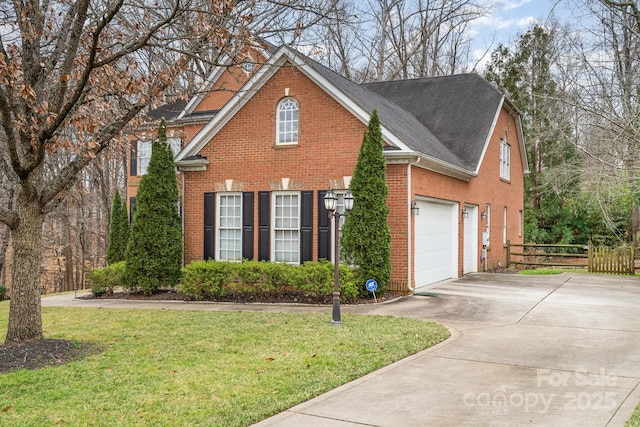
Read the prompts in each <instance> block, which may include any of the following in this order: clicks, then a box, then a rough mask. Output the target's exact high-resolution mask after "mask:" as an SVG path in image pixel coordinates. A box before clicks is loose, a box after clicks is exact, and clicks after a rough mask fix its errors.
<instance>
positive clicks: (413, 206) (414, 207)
mask: <svg viewBox="0 0 640 427" xmlns="http://www.w3.org/2000/svg"><path fill="white" fill-rule="evenodd" d="M411 215H413V216H418V215H420V206H418V202H417V201H415V200H413V201H412V202H411Z"/></svg>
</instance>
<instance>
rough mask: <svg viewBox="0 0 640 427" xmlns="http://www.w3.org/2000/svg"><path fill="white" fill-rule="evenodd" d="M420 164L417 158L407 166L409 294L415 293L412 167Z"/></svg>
mask: <svg viewBox="0 0 640 427" xmlns="http://www.w3.org/2000/svg"><path fill="white" fill-rule="evenodd" d="M419 162H420V157H417V158H416V160H415V161H413V162H409V163H408V164H407V288H408V289H409V292H413V291H414V289H415V288H414V287H413V286H412V285H411V276H412V275H413V271H412V268H411V260H412V259H413V252H412V251H411V245H412V242H413V230H412V229H411V220H412V216H413V215H412V213H411V196H412V190H413V184H412V182H411V167H412V166H414V165H417V164H418V163H419Z"/></svg>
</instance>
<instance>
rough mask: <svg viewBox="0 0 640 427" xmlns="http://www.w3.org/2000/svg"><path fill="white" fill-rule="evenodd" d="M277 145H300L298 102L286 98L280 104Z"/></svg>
mask: <svg viewBox="0 0 640 427" xmlns="http://www.w3.org/2000/svg"><path fill="white" fill-rule="evenodd" d="M277 114H278V120H277V122H278V124H277V127H278V128H277V139H276V144H277V145H294V144H297V143H298V102H297V101H296V100H295V99H293V98H285V99H283V100H282V101H280V103H279V104H278V111H277Z"/></svg>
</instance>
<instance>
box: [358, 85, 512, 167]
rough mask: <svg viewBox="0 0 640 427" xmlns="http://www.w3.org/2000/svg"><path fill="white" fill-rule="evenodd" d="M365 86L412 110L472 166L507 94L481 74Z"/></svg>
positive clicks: (476, 160) (466, 163)
mask: <svg viewBox="0 0 640 427" xmlns="http://www.w3.org/2000/svg"><path fill="white" fill-rule="evenodd" d="M362 86H363V87H365V88H367V89H368V90H371V91H373V92H376V93H377V94H379V95H381V96H383V97H384V98H386V99H389V100H390V101H392V102H394V103H395V104H396V105H398V106H399V107H400V108H402V109H403V110H405V111H407V112H409V113H411V114H412V115H413V116H414V117H415V118H416V119H417V120H418V121H419V122H420V123H422V124H423V125H424V126H425V127H427V128H428V129H429V130H430V131H431V132H432V133H433V135H435V137H437V138H438V140H440V142H441V143H442V144H443V145H444V146H446V147H447V148H448V149H449V150H450V151H451V152H452V153H453V154H454V155H455V156H456V157H457V158H458V159H459V160H460V161H461V162H462V163H463V164H464V165H465V168H466V169H470V170H475V169H476V168H477V166H478V163H479V162H480V160H481V156H482V151H483V149H484V144H485V143H486V141H487V138H488V137H489V133H490V132H491V129H492V126H493V121H494V118H495V115H496V113H497V111H498V108H499V106H500V103H501V102H502V97H503V95H502V94H501V93H500V92H499V91H498V90H497V89H496V88H495V87H494V86H492V85H491V84H490V83H489V82H487V81H486V80H485V79H483V78H482V77H480V76H479V75H477V74H459V75H453V76H443V77H432V78H423V79H415V80H400V81H390V82H380V83H369V84H364V85H362ZM442 160H444V159H442Z"/></svg>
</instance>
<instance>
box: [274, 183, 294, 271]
mask: <svg viewBox="0 0 640 427" xmlns="http://www.w3.org/2000/svg"><path fill="white" fill-rule="evenodd" d="M273 242H274V245H273V257H272V259H273V260H274V261H276V262H288V263H299V262H300V194H299V193H274V196H273Z"/></svg>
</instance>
